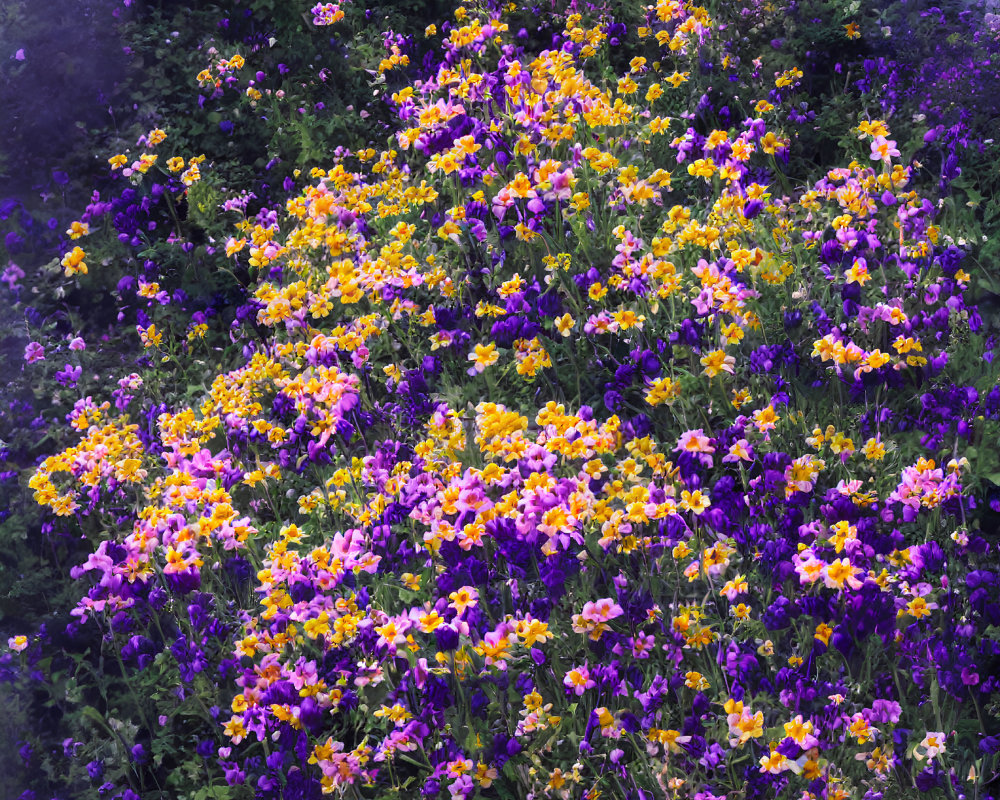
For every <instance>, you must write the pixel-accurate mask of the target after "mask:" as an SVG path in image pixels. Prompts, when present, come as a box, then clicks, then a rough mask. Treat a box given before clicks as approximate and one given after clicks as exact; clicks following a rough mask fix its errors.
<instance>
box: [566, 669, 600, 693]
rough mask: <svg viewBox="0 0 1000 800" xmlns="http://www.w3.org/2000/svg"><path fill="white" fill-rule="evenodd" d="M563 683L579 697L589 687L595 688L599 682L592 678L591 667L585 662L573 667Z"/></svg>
mask: <svg viewBox="0 0 1000 800" xmlns="http://www.w3.org/2000/svg"><path fill="white" fill-rule="evenodd" d="M563 684H564V685H565V686H566V688H567V689H570V690H572V691H573V692H574V693H575V694H576V696H577V697H580V696H581V695H582V694H583V693H584V692H585V691H587V689H593V688H594V687H595V686H597V684H596V683H595V682H594V681H593V680H591V678H590V669H589V667H588V666H587V665H586V664H584V665H582V666H579V667H573V669H571V670H570V671H569V672H567V673H566V677H565V678H563Z"/></svg>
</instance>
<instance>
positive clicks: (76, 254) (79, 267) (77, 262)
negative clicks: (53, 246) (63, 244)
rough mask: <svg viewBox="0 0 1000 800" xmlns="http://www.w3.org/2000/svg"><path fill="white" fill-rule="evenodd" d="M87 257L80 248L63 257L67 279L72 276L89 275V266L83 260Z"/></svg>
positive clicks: (75, 248)
mask: <svg viewBox="0 0 1000 800" xmlns="http://www.w3.org/2000/svg"><path fill="white" fill-rule="evenodd" d="M86 257H87V254H86V253H84V252H83V250H82V249H81V248H79V247H74V248H73V249H72V250H70V252H68V253H67V254H66V255H65V256H63V260H62V265H63V268H64V272H65V275H66V277H67V278H68V277H70V276H71V275H86V274H87V265H86V263H85V262H84V260H83V259H84V258H86Z"/></svg>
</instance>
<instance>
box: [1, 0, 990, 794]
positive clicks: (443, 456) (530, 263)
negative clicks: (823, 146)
mask: <svg viewBox="0 0 1000 800" xmlns="http://www.w3.org/2000/svg"><path fill="white" fill-rule="evenodd" d="M347 8H348V7H347V6H346V4H345V6H344V8H342V7H341V5H338V4H334V3H325V4H317V5H316V6H315V7H314V8H312V10H311V22H312V24H313V25H316V26H321V27H325V26H332V27H331V29H336V28H335V26H337V25H339V24H341V23H342V22H343V19H344V15H345V9H347ZM525 11H526V10H525V9H519V8H517V7H516V6H515V5H514V4H510V5H506V4H503V5H500V4H496V5H494V4H487V5H481V6H480V5H472V4H470V5H468V6H462V7H459V8H458V10H457V11H455V12H454V16H453V18H452V19H451V20H448V21H445V20H439V21H438V22H437V24H432V25H430V26H429V27H428V28H427V29H426V31H425V37H426V38H427V39H428V40H430V41H432V42H433V43H434V44H435V46H436V47H437V51H436V55H435V56H434V57H430V58H427V59H423V60H422V63H420V64H419V65H418V64H411V63H410V58H409V53H411V52H413V48H414V44H413V42H412V41H410V40H409V39H408V38H407V37H403V36H398V35H396V34H393V33H392V32H389V33H387V34H386V35H385V36H384V39H383V44H384V52H383V54H382V56H381V57H380V58H379V60H378V63H377V66H374V65H373V66H374V69H373V70H372V74H373V76H374V78H373V85H374V86H375V87H376V91H377V93H378V98H379V100H380V101H381V102H384V103H385V104H387V106H386V107H388V108H389V109H391V111H392V116H393V118H394V122H393V123H392V127H391V130H390V131H388V132H387V133H388V138H387V139H386V140H384V141H383V143H382V144H381V146H372V147H369V148H363V149H348V148H345V147H336V149H333V147H331V150H330V153H329V156H328V158H326V159H325V160H324V161H323V162H322V163H321V164H319V165H316V166H312V167H311V168H310V167H309V166H308V165H302V167H301V171H299V170H295V172H294V173H291V174H290V175H289V177H288V179H287V180H286V181H285V182H284V184H283V186H284V189H283V191H285V192H286V193H287V199H286V200H285V201H284V202H282V203H275V202H269V203H268V205H266V206H264V207H258V206H256V205H252V204H251V202H250V200H251V198H250V197H249V196H248V194H247V193H246V192H242V191H240V190H239V189H237V188H233V187H229V190H228V195H227V197H226V200H225V201H223V202H220V204H219V207H220V209H221V210H222V211H223V212H224V213H226V214H230V215H232V216H233V217H234V218H236V219H238V221H237V222H236V223H235V225H233V226H232V230H231V231H230V233H229V235H228V239H227V240H226V241H225V242H221V241H220V242H217V243H216V244H215V249H217V250H219V251H222V250H224V251H225V254H226V256H227V257H228V258H229V259H230V263H231V269H232V272H233V274H234V275H244V276H245V281H244V283H245V286H246V295H245V299H244V302H243V304H242V305H241V306H240V307H239V309H238V310H236V311H235V312H234V313H233V314H232V315H231V316H227V315H225V314H206V313H200V312H199V313H197V314H195V315H192V316H190V317H189V318H188V319H187V320H185V321H184V322H183V323H178V313H177V310H176V308H175V307H173V306H176V305H177V303H176V302H175V301H176V296H175V297H174V298H173V299H172V298H171V295H170V294H169V293H168V292H166V291H164V290H163V289H162V288H161V286H160V284H159V283H158V282H157V281H156V280H153V278H154V277H156V276H153V275H146V276H145V278H143V279H141V280H139V281H137V282H136V283H135V285H134V289H135V291H136V294H137V296H138V297H141V298H143V299H144V301H146V303H145V309H144V310H143V311H141V312H140V316H138V318H137V322H138V324H137V325H136V334H137V336H138V339H139V341H140V342H141V345H142V347H143V348H144V350H145V359H144V362H143V368H142V369H141V370H140V372H135V373H128V374H123V375H122V376H121V377H120V380H119V382H118V385H117V387H113V386H112V387H110V388H108V389H107V390H106V391H105V392H104V393H102V394H101V395H100V396H88V397H84V398H81V399H79V400H78V401H77V402H76V403H75V405H74V407H73V410H72V411H71V412H70V413H69V414H68V415H67V417H66V422H67V424H68V425H69V427H70V428H71V429H72V430H74V431H75V432H78V433H77V434H75V435H76V440H75V443H74V444H72V446H69V447H67V448H65V449H62V450H60V451H58V452H55V453H52V454H51V455H49V456H48V457H47V458H45V459H44V460H42V461H41V462H40V464H39V465H38V468H37V470H36V471H35V472H34V473H33V474H32V476H31V477H30V481H29V486H30V489H31V490H32V491H33V492H34V498H35V500H36V501H37V502H38V503H39V504H40V505H41V506H43V507H45V508H46V510H47V512H48V513H49V514H50V516H51V519H52V520H53V523H52V524H54V525H68V524H70V522H71V521H74V523H73V524H77V525H79V526H80V529H81V530H82V531H83V532H84V533H86V535H87V536H88V537H89V541H90V542H91V543H92V545H93V547H92V552H91V553H90V554H89V556H87V557H86V559H85V560H82V561H81V563H78V564H77V565H76V566H74V567H73V569H72V577H73V578H74V579H75V580H76V581H78V582H79V586H80V589H79V593H80V600H79V602H78V603H77V604H76V607H75V609H74V610H73V611H72V616H73V618H74V619H73V622H72V623H71V624H70V626H69V628H68V631H67V635H68V636H70V637H78V638H79V637H83V636H86V635H88V634H87V631H92V630H95V629H97V630H100V632H101V633H100V636H101V638H100V640H99V641H98V640H96V639H95V643H94V645H93V648H94V652H97V653H100V657H101V658H102V659H103V660H104V661H105V662H107V663H112V662H113V663H114V664H115V665H116V670H115V672H114V678H115V684H114V686H115V692H116V693H117V694H118V695H121V697H123V698H126V696H127V699H121V700H117V699H111V698H109V697H108V696H107V694H106V693H105V692H102V693H101V695H100V696H99V695H98V694H97V692H96V690H95V687H97V686H98V685H99V681H98V680H97V679H96V678H95V677H93V676H89V675H88V673H87V670H88V668H89V669H91V670H93V669H94V668H93V667H92V666H89V665H90V663H91V660H89V659H88V658H86V657H83V656H81V657H80V658H78V659H76V661H75V668H74V669H72V670H70V673H69V674H70V680H71V681H72V685H71V686H67V687H66V691H67V693H68V694H71V693H74V692H75V693H77V694H78V695H79V697H78V698H77V700H78V701H79V702H82V703H84V704H85V711H84V716H85V717H86V719H87V720H88V721H89V722H88V724H90V725H91V726H92V730H94V731H100V732H101V733H102V736H101V739H100V741H94V742H89V743H88V742H77V743H74V742H73V740H72V739H71V740H68V744H67V745H66V747H67V749H68V752H67V758H72V757H76V758H78V759H79V758H81V756H80V755H79V754H78V753H76V752H75V751H74V748H76V749H82V750H84V751H86V753H87V772H88V774H89V778H90V781H91V785H92V791H93V793H94V794H96V795H97V796H102V797H105V796H106V797H122V798H129V800H132V798H135V797H137V796H141V797H159V796H171V797H185V798H223V797H226V798H228V797H232V798H236V797H261V798H272V797H273V798H277V797H287V798H313V797H319V796H321V795H323V794H335V795H338V796H351V797H390V796H398V797H415V796H418V795H420V796H424V797H447V798H452V799H453V800H454V799H455V798H473V797H499V798H508V797H510V798H514V797H534V798H542V797H561V798H570V797H573V798H581V797H583V798H587V799H588V800H595V798H597V797H612V798H619V797H620V798H626V797H627V798H649V797H664V796H667V797H671V798H698V800H713V799H714V798H737V797H741V798H751V797H755V798H768V797H779V796H780V797H796V798H820V797H822V798H871V799H872V800H874V798H882V797H885V798H892V797H907V796H911V795H912V793H913V792H915V791H918V790H919V791H921V792H930V793H932V795H933V796H941V797H955V798H959V797H980V798H985V797H989V796H993V794H994V793H995V778H996V770H997V767H998V764H997V757H996V752H997V750H998V749H1000V738H998V735H1000V717H998V708H997V701H998V694H1000V686H998V685H997V680H998V678H997V673H998V672H1000V670H998V669H997V666H998V665H1000V643H998V641H997V636H996V631H997V629H998V626H1000V596H998V593H1000V579H998V574H997V572H996V570H995V559H996V547H997V540H996V535H995V531H993V530H990V526H989V524H988V522H984V520H988V519H990V517H989V514H990V513H991V509H990V507H989V505H988V500H989V498H990V492H991V491H993V489H992V486H993V483H992V477H995V476H994V475H993V473H995V472H996V469H997V468H996V466H995V465H996V456H995V454H992V453H990V452H989V450H990V446H991V443H992V441H993V440H995V437H996V436H997V434H998V432H1000V425H998V419H1000V386H998V384H997V375H996V372H995V370H994V369H993V367H992V362H993V347H994V343H993V341H992V339H990V338H989V337H988V336H987V333H988V332H987V331H984V330H983V327H984V323H983V320H982V318H981V316H980V313H979V311H978V309H977V307H976V305H975V303H974V302H973V301H972V300H971V297H972V287H973V285H974V284H973V282H974V280H975V279H976V276H975V268H974V267H973V266H972V265H971V264H970V263H969V259H968V258H967V252H966V248H963V246H961V245H960V244H959V236H960V235H961V233H962V231H961V230H959V228H958V227H955V226H954V225H949V223H948V220H946V219H943V218H942V217H943V215H942V214H941V213H940V207H941V206H942V205H943V203H939V202H938V200H939V196H938V195H937V194H936V193H935V192H938V191H941V190H942V187H940V186H939V185H938V179H937V177H936V176H935V177H934V178H933V179H931V180H927V178H926V176H925V175H924V174H923V171H922V168H921V166H920V165H919V164H918V163H915V162H914V160H913V158H912V155H913V153H908V152H906V151H905V145H904V146H901V145H900V144H899V142H900V141H902V137H898V138H897V137H894V126H895V122H894V121H892V120H891V118H888V117H887V118H881V117H878V116H870V115H867V114H864V113H857V114H856V117H855V118H853V119H845V120H842V121H841V122H842V125H843V130H842V131H840V132H839V133H840V135H841V136H842V137H843V140H844V142H845V149H844V150H843V152H842V153H841V154H840V156H839V159H840V160H838V162H837V163H835V164H830V165H823V169H822V170H821V171H820V172H819V173H818V177H817V178H816V179H815V180H811V181H809V182H808V183H806V184H805V185H800V182H801V180H802V176H800V175H796V174H793V173H792V172H791V171H790V169H789V167H788V165H789V163H790V162H791V159H792V156H793V148H794V146H795V137H796V135H797V133H796V126H797V125H801V124H806V123H808V122H809V121H810V119H811V117H810V116H809V115H808V114H807V113H806V112H805V111H803V106H802V105H801V103H800V94H799V90H800V82H801V81H802V80H803V78H804V74H803V72H802V71H801V70H799V69H798V68H796V67H794V66H792V67H789V68H783V69H778V70H774V71H772V72H768V71H767V70H766V69H764V68H763V67H762V64H761V62H760V61H759V60H757V61H753V62H744V61H743V59H742V58H741V54H740V49H739V47H737V45H738V42H734V41H733V38H734V37H733V36H732V34H731V28H732V26H734V25H737V24H738V21H737V20H735V19H728V18H727V17H726V14H727V13H730V12H728V11H727V10H726V9H716V10H710V9H707V8H703V7H699V6H695V5H693V4H686V3H681V2H677V1H676V0H660V2H658V3H657V4H656V5H655V6H650V7H648V8H645V9H638V14H637V16H636V17H635V18H628V17H627V13H626V12H622V14H625V16H622V14H619V15H618V16H614V15H612V13H611V11H610V10H608V9H604V10H602V9H595V8H593V7H589V6H588V7H587V8H582V7H581V8H580V9H579V10H576V7H575V5H574V6H573V7H572V8H570V9H569V10H568V11H566V12H565V13H560V12H558V10H557V9H555V8H553V9H551V10H547V11H546V12H545V13H547V14H548V15H549V17H548V23H549V24H550V25H552V26H553V28H552V30H553V31H554V32H553V35H552V38H551V42H550V43H548V44H539V43H538V42H532V41H531V40H530V35H529V34H528V33H527V31H525V30H524V29H522V28H521V27H520V25H521V22H522V21H523V20H524V19H525V18H526V17H525ZM536 11H537V10H536ZM851 24H853V23H851ZM630 26H631V27H630ZM855 33H856V28H851V27H850V25H848V26H847V27H846V28H845V30H844V33H843V36H844V39H845V41H850V40H851V39H853V38H854V36H855ZM535 45H537V47H536V46H535ZM623 52H627V57H624V58H623V57H622V53H623ZM252 60H253V55H252V54H246V55H241V54H229V55H226V56H224V57H223V58H222V60H219V59H215V60H214V61H213V62H212V64H211V65H209V66H208V67H207V68H206V69H205V71H204V72H202V73H201V74H199V75H198V76H197V78H196V80H197V82H198V83H199V85H200V86H202V87H205V86H209V85H214V87H215V89H216V90H218V91H220V92H221V91H223V88H224V87H225V88H229V89H233V90H235V91H239V92H240V93H242V95H243V96H244V97H248V98H250V99H249V100H248V102H252V103H257V102H258V101H263V98H264V93H263V92H262V91H261V90H260V89H258V88H257V86H258V84H259V83H260V81H261V80H262V78H261V77H259V76H255V75H254V72H253V63H252ZM706 63H710V69H711V64H721V65H722V70H723V72H722V74H723V75H724V76H725V78H727V79H728V81H729V82H730V83H733V84H735V85H737V86H738V87H739V88H738V91H737V92H734V93H732V95H731V97H730V99H729V100H728V101H727V105H725V106H720V105H719V102H713V101H712V100H711V98H710V97H709V95H708V93H706V94H704V95H703V96H701V97H700V98H699V97H698V96H692V93H691V92H690V91H689V89H690V86H691V85H692V83H693V82H694V81H696V80H697V76H698V74H699V72H703V71H704V69H705V67H704V65H705V64H706ZM261 74H262V73H261ZM251 76H253V77H251ZM720 102H721V101H720ZM366 113H367V112H366ZM901 124H902V123H901ZM930 141H932V139H931V140H929V142H930ZM170 142H171V140H170V129H169V125H165V126H164V129H162V130H161V129H156V130H153V131H152V132H151V133H149V134H148V135H147V136H146V137H144V138H143V140H142V141H141V142H140V147H139V152H131V153H129V154H128V155H126V154H116V155H113V156H112V157H111V159H110V165H111V167H112V169H113V170H115V171H118V170H121V171H122V172H123V174H125V175H126V176H127V178H128V179H129V180H130V181H131V182H132V183H133V184H134V186H135V190H136V191H137V192H141V191H142V190H143V187H144V186H145V185H146V184H147V183H148V181H150V180H151V177H150V176H151V175H152V174H153V172H154V171H155V169H157V168H158V167H157V166H156V165H157V163H158V162H163V166H165V167H166V169H167V171H168V172H169V173H170V174H171V175H172V176H174V177H172V178H170V181H172V183H171V184H170V186H171V187H172V189H171V190H176V191H177V192H178V193H180V192H183V191H184V189H182V188H181V186H183V187H185V188H187V189H190V190H191V191H192V192H193V191H195V187H197V186H199V185H201V181H202V173H201V169H202V166H203V164H204V160H203V159H202V158H200V157H199V156H197V155H193V154H190V153H183V154H181V152H180V150H171V149H170V148H171V143H170ZM168 151H169V152H168ZM943 188H947V187H943ZM186 196H187V197H188V198H189V201H193V200H192V198H193V197H194V195H192V194H188V195H186ZM219 199H220V200H221V198H219ZM253 199H256V198H253ZM95 202H97V201H95ZM94 210H100V209H92V211H94ZM200 213H202V214H206V212H205V211H204V210H202V211H201V212H200ZM90 221H91V220H90V218H85V219H82V220H78V221H77V222H75V223H74V225H73V227H71V229H70V231H68V235H69V236H71V237H72V246H71V247H69V248H67V251H66V254H65V257H64V258H63V259H62V262H61V269H62V270H63V273H64V276H65V277H72V278H74V279H76V280H86V279H89V276H90V273H92V272H95V271H96V270H97V267H96V266H95V265H93V264H91V265H90V266H89V267H88V266H87V262H86V259H87V237H88V235H89V222H90ZM137 235H138V234H137ZM962 241H963V242H964V240H962ZM129 288H132V287H129ZM223 337H225V338H223ZM227 340H228V344H229V347H228V349H227V350H226V353H225V354H224V355H222V354H218V355H217V354H215V351H213V349H212V347H213V346H214V345H220V346H221V345H222V344H226V343H227ZM69 347H70V348H72V347H73V345H69ZM24 357H25V360H26V361H27V362H29V363H38V362H41V361H42V360H43V359H44V358H45V351H44V348H43V347H42V345H41V344H39V343H38V342H33V343H32V344H30V345H29V346H28V349H27V350H26V351H25V356H24ZM193 364H198V365H199V366H200V367H201V368H203V371H202V373H201V374H204V375H207V376H208V377H207V380H205V382H204V384H203V385H201V384H187V383H186V380H187V379H188V377H189V376H190V375H191V374H192V372H191V371H190V370H193V369H194V367H193V366H192V365H193ZM67 369H70V368H69V367H67ZM78 377H79V374H78V373H77V374H76V376H75V377H74V376H73V375H70V374H67V375H66V376H65V379H66V382H67V383H73V384H75V382H76V379H77V378H78ZM8 645H9V649H10V651H11V654H10V655H8V656H6V659H7V660H6V662H5V664H7V665H9V667H10V668H13V667H14V666H16V665H17V664H20V665H22V666H24V667H26V668H28V671H30V669H31V668H36V669H38V668H39V667H38V664H39V660H40V659H41V658H42V654H43V652H44V649H45V648H44V646H43V641H42V637H40V636H38V635H34V634H28V633H25V634H23V635H18V636H14V637H13V638H11V640H10V641H9V643H8ZM98 669H100V668H98ZM127 710H128V711H131V713H127ZM196 787H197V788H196Z"/></svg>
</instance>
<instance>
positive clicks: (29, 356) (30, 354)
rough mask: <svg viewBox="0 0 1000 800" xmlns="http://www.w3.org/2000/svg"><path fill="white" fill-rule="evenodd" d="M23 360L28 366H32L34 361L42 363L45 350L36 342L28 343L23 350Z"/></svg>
mask: <svg viewBox="0 0 1000 800" xmlns="http://www.w3.org/2000/svg"><path fill="white" fill-rule="evenodd" d="M24 360H25V361H27V362H28V363H29V364H34V363H35V362H36V361H44V360H45V348H44V347H42V346H41V345H40V344H39V343H38V342H29V343H28V346H27V347H25V348H24Z"/></svg>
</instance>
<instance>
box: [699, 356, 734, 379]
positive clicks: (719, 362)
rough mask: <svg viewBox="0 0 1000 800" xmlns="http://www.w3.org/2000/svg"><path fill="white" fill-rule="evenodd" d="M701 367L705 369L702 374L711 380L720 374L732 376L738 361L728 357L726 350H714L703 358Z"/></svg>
mask: <svg viewBox="0 0 1000 800" xmlns="http://www.w3.org/2000/svg"><path fill="white" fill-rule="evenodd" d="M701 365H702V366H703V367H704V368H705V369H704V371H703V372H702V374H703V375H707V376H708V377H709V378H714V377H715V376H716V375H718V374H719V373H720V372H728V373H729V374H730V375H732V374H734V372H735V366H736V359H735V358H733V357H732V356H729V355H726V351H725V350H713V351H712V352H711V353H706V354H705V355H704V356H702V358H701Z"/></svg>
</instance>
